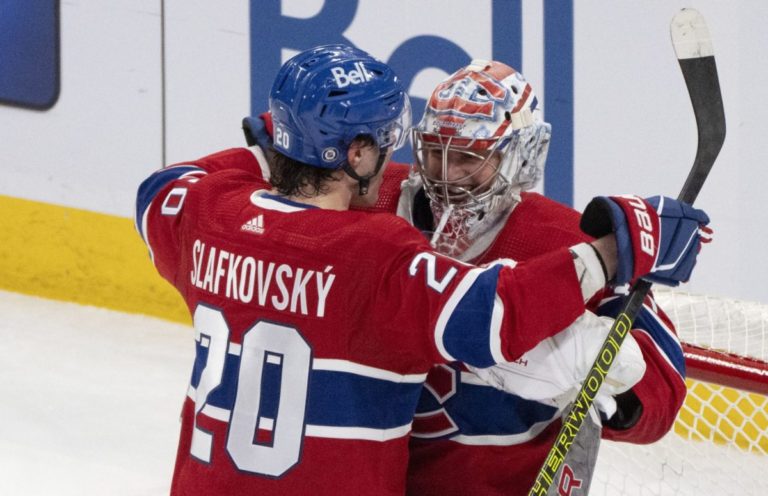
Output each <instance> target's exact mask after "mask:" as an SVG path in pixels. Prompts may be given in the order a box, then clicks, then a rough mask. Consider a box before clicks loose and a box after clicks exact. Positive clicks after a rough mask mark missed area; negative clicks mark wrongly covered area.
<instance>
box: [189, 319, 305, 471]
mask: <svg viewBox="0 0 768 496" xmlns="http://www.w3.org/2000/svg"><path fill="white" fill-rule="evenodd" d="M194 326H195V340H196V341H197V342H199V343H201V344H204V343H205V342H206V341H207V342H208V359H207V361H206V364H205V368H204V369H203V371H202V374H201V376H200V382H199V384H198V386H197V388H196V390H195V426H194V429H193V431H192V445H191V447H190V452H191V454H192V456H194V457H195V458H197V459H198V460H200V461H202V462H205V463H210V461H211V451H212V444H213V434H212V433H210V432H207V431H205V430H203V429H201V428H200V427H198V425H197V424H198V416H199V415H200V413H201V412H202V411H203V409H204V408H205V406H206V404H207V402H208V396H209V395H210V394H211V392H212V391H213V390H215V389H216V388H217V387H218V386H219V385H220V384H221V382H222V377H223V374H224V364H225V361H226V357H227V353H228V352H229V353H232V350H230V348H236V347H230V343H229V334H230V330H229V326H228V325H227V321H226V320H225V319H224V315H223V314H222V312H221V311H220V310H217V309H214V308H211V307H208V306H204V305H198V307H197V309H196V310H195V315H194ZM311 361H312V350H311V349H310V347H309V345H308V344H307V342H306V341H304V338H302V336H301V335H300V334H299V332H298V331H297V330H296V329H294V328H292V327H288V326H284V325H280V324H276V323H273V322H263V321H260V322H257V323H255V324H254V325H253V326H251V328H250V329H248V330H247V331H246V332H245V333H244V334H243V344H242V346H241V348H240V367H239V370H238V371H237V391H236V393H235V401H234V406H233V408H232V411H231V414H230V415H229V430H228V433H227V442H226V450H227V453H228V454H229V456H230V458H231V459H232V462H233V463H234V464H235V465H236V466H237V468H238V469H240V470H242V471H244V472H250V473H254V474H262V475H267V476H271V477H279V476H281V475H282V474H284V473H285V472H287V471H288V470H289V469H290V468H291V467H293V466H294V465H296V464H297V463H298V461H299V454H300V452H301V445H302V439H303V436H304V414H305V409H306V403H307V385H308V383H309V370H310V364H311ZM267 368H270V370H273V371H278V374H277V375H278V378H277V381H272V384H274V383H275V382H276V383H278V384H279V385H280V387H279V391H271V393H272V395H273V397H274V396H275V395H277V397H279V399H277V405H276V408H273V411H271V412H265V411H264V408H263V405H262V403H263V401H262V400H263V398H264V395H265V394H268V393H269V392H268V391H265V390H264V389H265V387H266V386H267V384H268V383H269V381H267V380H266V378H267V376H274V375H275V374H274V373H270V372H268V371H267ZM209 408H211V409H215V407H212V406H211V405H209ZM259 432H266V433H268V435H267V436H266V437H264V436H261V438H262V439H261V440H260V436H259Z"/></svg>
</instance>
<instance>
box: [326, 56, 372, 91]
mask: <svg viewBox="0 0 768 496" xmlns="http://www.w3.org/2000/svg"><path fill="white" fill-rule="evenodd" d="M331 74H333V79H334V80H335V81H336V86H337V87H339V88H346V87H347V86H349V85H350V84H360V83H364V82H366V81H370V80H371V79H373V74H371V73H370V72H367V71H366V70H365V66H364V65H363V63H362V62H355V69H352V70H350V71H349V73H346V72H344V68H343V67H333V68H331Z"/></svg>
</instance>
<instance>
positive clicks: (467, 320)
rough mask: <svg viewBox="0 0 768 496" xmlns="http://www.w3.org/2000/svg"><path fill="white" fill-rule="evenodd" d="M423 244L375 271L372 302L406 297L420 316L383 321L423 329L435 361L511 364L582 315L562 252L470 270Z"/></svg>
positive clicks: (568, 259)
mask: <svg viewBox="0 0 768 496" xmlns="http://www.w3.org/2000/svg"><path fill="white" fill-rule="evenodd" d="M411 229H412V228H411ZM428 247H429V245H428V244H427V243H426V241H425V242H424V245H423V247H422V249H421V250H420V251H417V252H416V253H415V254H414V252H413V251H404V252H403V254H404V255H407V257H408V258H407V259H404V260H403V261H402V262H400V263H398V264H395V266H394V269H393V272H392V273H390V274H386V273H384V274H382V281H384V282H382V288H381V290H380V291H378V292H377V295H378V298H379V299H380V300H381V301H380V302H378V303H377V307H381V308H390V309H391V308H398V306H399V305H400V302H401V301H408V302H410V303H411V305H408V306H409V308H411V307H412V308H415V309H417V310H416V311H419V312H420V313H419V314H416V315H414V314H412V313H408V312H407V311H405V310H404V309H403V310H401V311H398V312H393V313H392V314H391V316H388V317H387V318H388V319H391V320H392V321H394V322H396V324H394V325H395V327H402V328H404V329H412V330H413V332H415V333H424V330H426V332H427V335H428V337H429V340H430V341H431V343H430V345H431V347H432V349H434V350H435V351H437V355H435V357H434V358H435V359H436V360H438V361H440V362H451V361H462V362H465V363H468V364H470V365H474V366H477V367H488V366H491V365H493V364H495V363H499V362H509V361H514V360H515V359H517V358H519V357H520V356H521V355H522V354H523V353H525V352H526V351H528V350H529V349H531V348H533V347H534V346H535V345H536V344H537V343H538V342H539V341H541V340H542V339H544V338H547V337H549V336H552V335H554V334H556V333H557V332H558V331H560V330H561V329H563V328H565V327H567V326H568V325H569V324H571V323H572V322H573V321H574V320H575V319H576V318H577V317H578V316H579V315H581V314H582V313H583V312H584V303H583V300H582V297H581V290H580V288H579V283H578V280H577V278H576V271H575V270H574V268H573V258H572V256H571V254H570V253H569V252H568V250H566V249H563V250H558V251H555V252H552V253H550V254H547V255H544V256H542V257H538V258H535V259H532V260H530V261H528V262H526V263H524V264H520V265H517V266H516V267H510V266H509V265H507V264H505V263H495V264H493V265H490V266H487V267H474V266H471V265H467V264H464V263H462V262H459V261H457V260H455V259H453V258H450V257H447V256H444V255H441V254H438V253H436V252H433V251H431V250H429V249H428ZM413 303H415V304H413ZM419 309H420V310H419ZM414 326H415V327H418V328H419V329H413V328H414ZM404 339H409V338H408V337H407V336H405V337H404Z"/></svg>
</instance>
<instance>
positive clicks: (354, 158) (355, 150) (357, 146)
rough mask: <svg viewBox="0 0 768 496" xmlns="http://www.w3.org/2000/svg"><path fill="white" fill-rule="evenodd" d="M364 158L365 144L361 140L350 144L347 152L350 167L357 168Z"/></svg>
mask: <svg viewBox="0 0 768 496" xmlns="http://www.w3.org/2000/svg"><path fill="white" fill-rule="evenodd" d="M362 158H363V143H362V142H361V141H359V140H355V141H353V142H352V143H350V144H349V149H348V150H347V162H349V165H351V166H352V167H353V168H355V167H357V165H358V164H359V163H360V160H362Z"/></svg>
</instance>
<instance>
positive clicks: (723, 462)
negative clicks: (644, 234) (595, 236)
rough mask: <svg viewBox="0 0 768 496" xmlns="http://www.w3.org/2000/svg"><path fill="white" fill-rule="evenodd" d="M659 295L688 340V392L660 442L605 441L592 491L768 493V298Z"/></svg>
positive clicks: (659, 290) (647, 495) (667, 292)
mask: <svg viewBox="0 0 768 496" xmlns="http://www.w3.org/2000/svg"><path fill="white" fill-rule="evenodd" d="M654 294H655V299H656V301H657V303H658V304H659V306H660V307H661V308H662V309H664V311H665V312H666V313H667V314H668V315H669V317H670V318H671V319H672V321H673V322H674V323H675V325H676V327H677V332H678V335H679V337H680V339H681V341H683V343H684V344H683V348H684V351H685V356H686V368H687V375H688V379H687V380H686V383H687V386H688V395H687V397H686V399H685V404H684V405H683V407H682V409H681V410H680V413H679V414H678V417H677V420H676V422H675V425H674V428H673V429H672V430H671V431H670V432H669V433H668V434H667V435H666V436H665V437H664V438H663V439H661V440H660V441H658V442H656V443H653V444H650V445H633V444H628V443H617V442H611V441H603V442H602V443H601V446H600V454H599V456H598V461H597V466H596V468H595V475H594V478H593V481H592V487H591V491H590V494H591V495H605V496H608V495H610V496H613V495H619V494H621V495H642V496H650V495H665V496H666V495H696V496H700V495H721V494H723V495H725V494H734V495H764V494H768V489H766V486H767V484H766V482H765V479H763V477H764V476H766V472H768V363H767V362H768V304H763V303H752V302H744V301H738V300H733V299H728V298H719V297H712V296H703V295H695V294H690V293H685V292H682V291H672V290H666V289H663V288H658V287H656V288H654Z"/></svg>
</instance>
